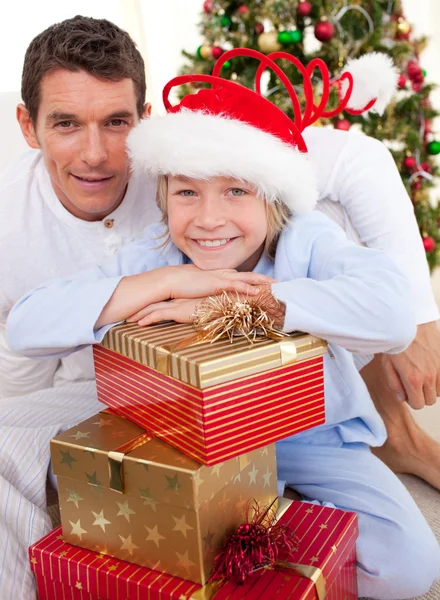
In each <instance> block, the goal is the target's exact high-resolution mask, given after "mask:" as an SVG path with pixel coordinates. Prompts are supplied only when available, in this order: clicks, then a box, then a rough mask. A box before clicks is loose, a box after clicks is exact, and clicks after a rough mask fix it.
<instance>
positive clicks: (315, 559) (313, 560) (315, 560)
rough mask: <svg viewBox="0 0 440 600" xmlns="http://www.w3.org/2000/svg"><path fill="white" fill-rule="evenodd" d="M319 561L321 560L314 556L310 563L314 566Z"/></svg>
mask: <svg viewBox="0 0 440 600" xmlns="http://www.w3.org/2000/svg"><path fill="white" fill-rule="evenodd" d="M318 560H319V558H318V557H317V556H313V557H312V558H311V559H310V562H311V563H312V565H313V563H315V562H317V561H318Z"/></svg>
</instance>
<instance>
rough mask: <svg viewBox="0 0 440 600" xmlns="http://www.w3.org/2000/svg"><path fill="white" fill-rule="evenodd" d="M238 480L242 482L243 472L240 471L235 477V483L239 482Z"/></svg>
mask: <svg viewBox="0 0 440 600" xmlns="http://www.w3.org/2000/svg"><path fill="white" fill-rule="evenodd" d="M237 481H240V482H241V473H238V474H237V475H236V476H235V477H234V483H237Z"/></svg>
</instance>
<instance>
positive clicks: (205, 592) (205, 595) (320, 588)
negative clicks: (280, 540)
mask: <svg viewBox="0 0 440 600" xmlns="http://www.w3.org/2000/svg"><path fill="white" fill-rule="evenodd" d="M277 567H278V568H280V569H286V570H288V571H293V572H294V573H295V574H296V575H299V576H300V577H304V578H305V579H310V581H311V582H312V583H313V584H314V585H315V589H316V595H317V597H318V600H325V597H326V595H327V591H326V587H325V578H324V574H323V572H322V570H321V569H320V568H319V567H312V566H311V565H302V564H300V563H291V562H284V561H277V562H276V563H275V570H276V569H277ZM221 584H222V582H217V581H214V582H212V583H207V584H206V585H204V586H203V587H201V588H200V589H199V590H197V591H196V592H193V593H192V594H191V596H190V598H189V600H212V598H214V599H215V595H216V593H217V591H218V590H219V587H220V586H221Z"/></svg>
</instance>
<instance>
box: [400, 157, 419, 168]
mask: <svg viewBox="0 0 440 600" xmlns="http://www.w3.org/2000/svg"><path fill="white" fill-rule="evenodd" d="M403 166H404V167H405V169H407V170H408V171H412V170H413V169H414V168H415V167H416V159H415V158H414V156H406V157H405V158H404V159H403Z"/></svg>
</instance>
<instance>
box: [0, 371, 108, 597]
mask: <svg viewBox="0 0 440 600" xmlns="http://www.w3.org/2000/svg"><path fill="white" fill-rule="evenodd" d="M102 408H104V407H103V405H102V404H99V403H98V402H97V400H96V391H95V383H94V382H82V383H77V384H70V385H65V386H60V387H57V388H51V389H49V390H39V391H38V392H35V393H33V394H29V395H28V396H21V397H17V398H12V399H5V400H1V403H0V533H1V534H0V590H1V592H0V597H1V600H17V599H18V598H20V599H21V598H23V600H24V599H26V600H33V599H34V598H35V597H36V592H35V584H34V577H33V575H32V573H31V571H30V568H29V558H28V547H29V546H30V545H31V544H32V543H34V542H36V541H37V540H39V539H40V538H41V537H43V536H44V535H45V534H46V533H48V532H49V531H50V530H51V529H52V524H51V521H50V518H49V516H48V515H47V513H46V510H45V509H46V481H47V472H48V466H49V461H50V453H49V442H50V440H51V438H52V437H54V436H55V435H57V434H58V433H59V432H60V431H62V430H63V429H66V428H68V427H69V426H70V425H69V424H74V423H78V422H80V421H82V420H83V419H86V418H87V417H90V416H92V415H93V414H95V413H97V412H99V410H102Z"/></svg>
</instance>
